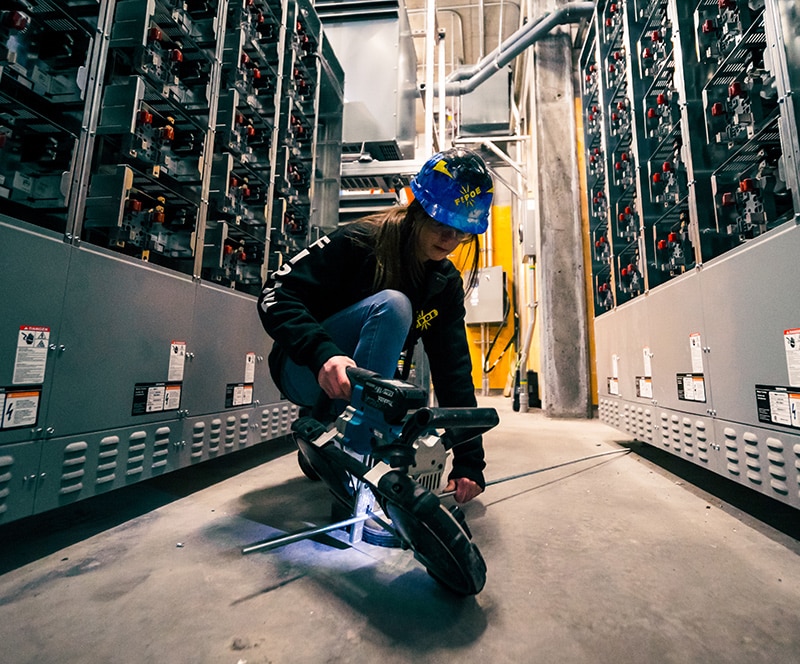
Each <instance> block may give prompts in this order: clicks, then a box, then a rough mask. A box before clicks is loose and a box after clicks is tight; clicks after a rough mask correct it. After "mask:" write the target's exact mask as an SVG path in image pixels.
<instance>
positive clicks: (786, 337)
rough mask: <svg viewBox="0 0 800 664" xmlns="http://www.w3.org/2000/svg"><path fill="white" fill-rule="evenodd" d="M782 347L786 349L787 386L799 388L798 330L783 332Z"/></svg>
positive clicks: (799, 330) (799, 349)
mask: <svg viewBox="0 0 800 664" xmlns="http://www.w3.org/2000/svg"><path fill="white" fill-rule="evenodd" d="M783 345H784V347H785V348H786V367H787V369H788V371H789V385H792V386H793V387H800V328H793V329H791V330H784V331H783Z"/></svg>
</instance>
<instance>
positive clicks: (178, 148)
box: [0, 0, 344, 523]
mask: <svg viewBox="0 0 800 664" xmlns="http://www.w3.org/2000/svg"><path fill="white" fill-rule="evenodd" d="M343 83H344V75H343V72H342V69H341V67H340V66H339V64H338V61H337V60H336V56H335V54H334V52H333V51H332V49H331V47H330V44H329V43H328V42H327V40H326V36H325V34H324V32H323V28H322V25H321V23H320V21H319V19H318V17H317V15H316V12H315V10H314V8H313V4H312V3H311V2H310V1H309V0H145V1H140V0H100V1H98V0H14V2H11V3H6V4H4V5H3V8H2V9H0V254H1V255H2V260H0V275H2V278H3V283H4V284H5V285H6V286H4V291H7V293H6V296H5V297H4V298H3V304H2V305H0V307H2V308H1V309H0V345H1V346H2V352H0V413H2V419H0V523H3V522H7V521H10V520H13V519H17V518H20V517H24V516H27V515H29V514H33V513H37V512H41V511H44V510H47V509H51V508H53V507H57V506H59V505H63V504H66V503H69V502H74V501H75V500H80V499H82V498H86V497H89V496H92V495H96V494H98V493H101V492H103V491H107V490H109V489H112V488H116V487H119V486H123V485H125V484H130V483H132V482H137V481H140V480H142V479H146V478H148V477H152V476H153V475H155V474H158V473H163V472H168V471H171V470H175V469H177V468H181V467H183V466H186V465H190V464H193V463H198V462H202V461H204V460H206V459H210V458H214V457H215V456H219V455H221V454H225V453H228V452H233V451H236V450H238V449H242V448H244V447H248V446H251V445H254V444H258V443H262V442H265V441H267V440H270V439H273V438H276V437H278V436H282V435H285V434H286V433H288V431H289V430H290V425H291V421H292V420H293V419H294V418H295V417H296V416H297V412H296V407H295V406H293V405H292V404H289V403H288V402H286V401H285V400H284V399H283V397H282V395H281V394H279V392H278V390H277V389H276V388H275V386H274V384H273V383H272V382H271V380H270V378H269V372H268V369H267V363H266V356H267V354H268V352H269V346H270V341H269V339H268V338H267V336H266V335H265V333H264V332H263V329H262V328H261V325H260V322H259V321H258V317H257V314H256V295H257V294H258V292H259V290H260V288H261V284H262V283H263V281H264V279H265V278H266V276H267V274H268V273H269V271H270V270H274V269H277V268H278V267H279V266H280V265H281V264H282V262H283V261H284V260H285V259H287V258H288V257H289V256H290V255H291V254H292V253H294V252H295V251H297V250H298V249H299V248H300V247H302V246H304V245H305V244H306V243H307V242H309V241H310V240H313V239H316V237H317V235H318V234H319V233H320V232H322V229H330V227H331V225H332V224H333V225H335V219H336V213H337V210H338V196H339V181H340V177H339V169H340V161H341V151H342V147H341V131H342V109H343V98H342V90H343ZM330 214H333V219H334V221H333V222H331V220H330V219H326V218H324V216H325V215H330ZM6 287H7V288H6Z"/></svg>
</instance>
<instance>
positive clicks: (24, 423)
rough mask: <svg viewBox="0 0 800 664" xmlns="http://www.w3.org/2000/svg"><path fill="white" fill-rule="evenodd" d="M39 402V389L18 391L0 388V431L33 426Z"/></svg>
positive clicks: (36, 417) (40, 394) (40, 396)
mask: <svg viewBox="0 0 800 664" xmlns="http://www.w3.org/2000/svg"><path fill="white" fill-rule="evenodd" d="M41 400H42V390H41V388H37V389H31V388H26V389H24V390H20V389H16V388H3V387H0V413H2V421H0V430H6V429H16V428H18V427H32V426H35V425H36V421H37V420H38V418H39V404H40V402H41Z"/></svg>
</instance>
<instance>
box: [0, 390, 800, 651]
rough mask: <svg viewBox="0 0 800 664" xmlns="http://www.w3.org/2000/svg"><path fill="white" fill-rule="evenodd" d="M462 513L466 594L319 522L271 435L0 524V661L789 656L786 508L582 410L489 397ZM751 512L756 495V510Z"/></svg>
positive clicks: (791, 526)
mask: <svg viewBox="0 0 800 664" xmlns="http://www.w3.org/2000/svg"><path fill="white" fill-rule="evenodd" d="M481 402H482V405H489V406H494V407H496V408H497V409H498V410H499V411H500V413H501V424H500V426H499V427H498V428H496V429H495V430H494V431H492V432H491V433H490V434H488V435H487V436H486V449H487V456H488V462H489V468H488V469H487V478H488V479H490V480H491V479H493V478H502V477H507V476H509V475H514V474H518V473H521V472H524V471H527V470H533V469H537V468H544V467H547V466H552V465H556V464H559V463H561V462H564V461H569V460H571V459H576V458H578V457H583V456H587V455H593V454H597V453H600V452H605V451H609V450H614V449H626V448H627V449H630V450H631V453H629V454H624V455H614V456H609V457H606V458H599V459H594V460H589V461H584V462H581V463H577V464H573V465H568V466H563V467H561V468H558V469H554V470H549V471H545V472H542V473H538V474H535V475H531V476H529V477H525V478H522V479H516V480H513V481H509V482H504V483H500V484H496V485H494V486H490V487H489V488H488V489H487V491H486V492H485V493H484V494H483V495H482V496H481V497H480V498H479V499H477V500H476V501H473V502H472V503H470V504H469V505H467V506H466V509H465V512H466V516H467V520H468V523H469V526H470V528H471V529H472V532H473V541H474V542H475V543H476V544H477V545H478V546H479V548H480V550H481V553H482V554H483V557H484V558H485V560H486V563H487V566H488V575H487V583H486V587H485V588H484V590H483V591H482V592H481V593H480V594H478V595H477V596H475V597H470V598H467V599H463V598H457V597H454V596H452V595H451V594H449V593H448V592H447V591H445V590H444V589H442V588H441V587H439V586H438V585H437V584H436V582H434V581H433V580H432V579H431V578H430V577H429V576H428V575H427V574H426V572H425V570H424V569H423V568H422V567H421V566H420V564H419V563H417V562H416V561H415V560H414V558H413V556H412V555H411V554H410V553H409V552H406V551H402V550H398V549H387V548H381V547H376V546H372V545H368V544H364V543H361V544H359V545H356V546H355V547H349V546H346V545H345V544H344V543H343V542H342V541H341V538H337V537H329V536H323V537H321V538H318V539H317V540H316V541H311V540H306V541H302V542H299V543H296V544H292V545H289V546H286V547H283V548H281V549H278V550H275V551H270V552H258V553H252V554H249V555H242V553H241V548H242V547H243V546H245V545H248V544H251V543H253V542H256V541H259V540H262V539H264V538H268V537H271V536H275V535H277V534H280V533H281V532H286V531H293V530H297V529H300V528H302V527H304V526H306V525H308V524H321V523H325V522H327V519H328V516H329V512H330V500H329V497H328V494H327V491H326V489H325V488H324V487H323V486H322V485H321V484H319V483H312V482H310V481H308V480H306V479H305V478H304V477H303V476H302V475H301V473H300V471H299V469H298V467H297V465H296V461H295V455H294V453H293V451H292V449H291V448H290V446H289V445H287V444H285V443H283V444H275V445H271V446H269V447H267V446H262V447H263V448H264V449H259V448H255V449H252V450H247V451H245V452H241V453H239V454H237V455H233V456H232V457H230V458H222V459H219V460H217V461H214V462H212V463H208V464H204V465H202V466H198V467H196V468H193V469H190V470H187V471H179V472H177V473H172V474H171V475H167V476H164V477H162V478H159V479H158V480H156V481H149V482H146V483H143V484H141V485H137V486H133V487H129V488H126V489H122V490H119V491H116V492H112V493H110V494H108V495H106V496H103V497H101V498H99V499H92V500H89V501H84V502H83V503H80V504H77V505H73V506H71V507H69V508H66V509H62V510H58V511H55V512H50V513H48V514H44V515H40V516H37V517H32V518H30V519H26V520H23V521H20V522H16V523H12V524H9V525H7V526H4V527H2V528H0V573H2V576H0V644H2V645H0V662H3V664H22V663H26V662H30V663H34V662H35V663H37V664H42V663H50V662H53V663H55V662H59V663H65V664H66V663H72V662H75V663H81V664H93V663H95V662H97V663H103V664H114V663H123V664H131V663H134V664H139V663H149V662H152V663H154V664H156V663H157V664H167V663H168V664H183V663H187V664H204V663H210V664H217V663H220V664H228V663H230V664H237V663H239V664H241V663H245V662H246V663H247V664H254V663H266V662H270V663H272V664H295V663H298V664H305V663H308V664H318V663H347V662H351V663H370V664H371V663H374V662H381V664H392V663H395V662H398V663H399V662H422V663H425V662H431V663H433V662H436V663H437V664H441V663H442V662H461V661H465V662H468V661H473V662H491V663H492V664H501V663H504V662H509V663H511V662H513V663H514V664H527V663H531V662H547V663H562V662H563V663H573V662H574V663H580V662H587V663H588V662H591V663H593V664H597V663H603V662H608V663H613V664H625V663H627V662H631V663H633V662H636V663H637V664H641V663H643V662H645V663H658V664H666V663H672V662H674V663H676V664H677V663H680V664H686V663H693V662H698V663H703V664H708V663H714V662H725V663H735V662H742V663H747V664H754V663H757V662H769V663H770V664H774V663H775V662H785V663H789V662H800V557H798V554H799V553H800V542H798V540H797V539H796V538H797V537H798V531H800V525H798V524H800V515H798V512H797V511H796V510H793V509H791V508H788V507H785V506H783V505H780V504H776V503H774V502H772V501H766V502H765V501H764V500H761V499H760V497H759V496H757V495H754V494H753V493H752V492H750V491H746V490H743V489H739V488H738V487H732V486H730V485H729V484H727V483H726V482H722V483H720V482H718V481H717V479H718V478H714V477H709V476H708V475H707V474H706V473H704V472H701V471H699V470H697V469H694V468H693V467H688V466H687V465H686V464H684V463H683V462H681V461H680V460H678V459H674V458H673V457H670V456H669V455H666V454H664V453H661V452H659V451H658V450H654V449H653V448H649V447H646V446H643V445H640V444H638V443H633V442H632V441H630V440H629V439H628V438H627V437H626V436H624V435H623V434H621V433H619V432H617V431H615V430H613V429H610V428H608V427H607V426H605V425H603V424H601V423H599V422H598V421H596V420H594V421H585V420H584V421H563V420H558V421H554V420H547V419H546V418H544V417H543V416H542V415H541V414H540V413H539V412H538V411H533V412H530V413H525V414H520V413H514V412H513V411H512V410H511V408H510V401H509V400H507V399H503V398H502V397H488V398H483V399H481ZM759 510H761V511H759Z"/></svg>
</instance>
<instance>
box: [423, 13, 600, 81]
mask: <svg viewBox="0 0 800 664" xmlns="http://www.w3.org/2000/svg"><path fill="white" fill-rule="evenodd" d="M594 9H595V3H594V2H570V3H568V4H566V5H564V6H563V7H560V8H559V9H557V10H556V11H554V12H548V13H547V14H544V15H542V16H540V17H539V18H537V19H536V20H535V21H533V22H531V23H528V25H526V26H524V27H522V28H520V29H519V30H517V31H516V32H515V33H514V34H513V35H511V36H510V37H509V38H508V39H506V40H505V41H504V42H503V43H502V44H500V46H498V47H497V48H496V49H495V50H494V51H492V52H491V53H489V55H487V56H485V57H484V58H482V59H481V60H480V61H479V62H478V63H477V64H475V65H472V66H469V67H462V68H461V69H458V70H457V71H454V72H453V73H452V74H450V76H448V77H447V79H446V81H445V86H444V90H445V95H446V96H448V97H451V96H452V97H459V96H461V95H464V94H467V93H469V92H472V91H473V90H475V88H477V87H478V86H479V85H480V84H481V83H483V82H484V81H485V80H486V79H488V78H489V77H491V76H492V75H493V74H495V73H496V72H498V71H499V70H500V69H502V68H503V67H505V66H506V65H507V64H509V63H510V62H511V61H512V60H513V59H514V58H516V57H517V56H518V55H519V54H520V53H522V52H523V51H524V50H525V49H526V48H528V47H529V46H530V45H531V44H534V43H535V42H537V41H539V40H540V39H541V38H542V37H544V36H545V35H547V34H548V33H549V32H550V31H551V30H552V29H553V28H555V27H556V26H559V25H566V24H569V23H577V22H579V21H580V20H582V19H584V18H588V17H589V16H591V15H592V13H593V12H594ZM434 94H436V95H438V94H439V89H438V88H435V89H434Z"/></svg>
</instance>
